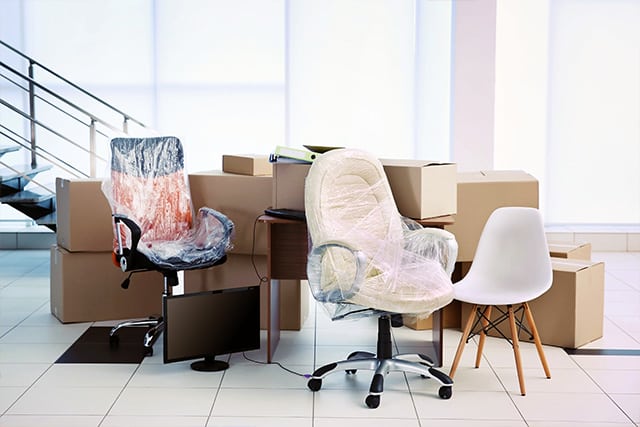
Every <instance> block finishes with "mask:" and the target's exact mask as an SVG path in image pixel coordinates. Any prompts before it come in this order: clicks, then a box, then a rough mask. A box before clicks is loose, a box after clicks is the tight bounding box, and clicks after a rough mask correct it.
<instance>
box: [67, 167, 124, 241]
mask: <svg viewBox="0 0 640 427" xmlns="http://www.w3.org/2000/svg"><path fill="white" fill-rule="evenodd" d="M101 185H102V181H101V180H99V179H74V180H71V179H64V178H56V215H57V225H56V228H57V230H56V241H57V244H58V246H61V247H63V248H65V249H66V250H68V251H70V252H106V251H111V250H113V225H112V221H111V207H110V206H109V202H108V201H107V198H106V197H105V195H104V193H103V192H102V189H101Z"/></svg>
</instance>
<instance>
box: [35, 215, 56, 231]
mask: <svg viewBox="0 0 640 427" xmlns="http://www.w3.org/2000/svg"><path fill="white" fill-rule="evenodd" d="M57 221H58V215H56V211H53V212H51V213H50V214H47V215H45V216H41V217H40V218H38V219H36V224H38V225H44V226H46V227H49V229H51V230H53V231H55V230H56V225H57Z"/></svg>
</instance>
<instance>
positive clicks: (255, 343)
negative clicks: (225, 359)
mask: <svg viewBox="0 0 640 427" xmlns="http://www.w3.org/2000/svg"><path fill="white" fill-rule="evenodd" d="M164 316H165V319H164V321H165V329H164V338H163V339H164V362H165V363H170V362H177V361H181V360H189V359H197V358H203V357H205V358H214V357H215V356H216V355H221V354H228V353H235V352H241V351H247V350H255V349H258V348H260V287H259V286H251V287H246V288H236V289H225V290H220V291H207V292H198V293H191V294H184V295H176V296H170V297H166V298H164Z"/></svg>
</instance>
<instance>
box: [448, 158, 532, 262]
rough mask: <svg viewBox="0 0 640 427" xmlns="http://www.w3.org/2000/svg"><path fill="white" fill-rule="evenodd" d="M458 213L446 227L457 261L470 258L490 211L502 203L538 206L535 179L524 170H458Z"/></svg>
mask: <svg viewBox="0 0 640 427" xmlns="http://www.w3.org/2000/svg"><path fill="white" fill-rule="evenodd" d="M457 180H458V187H457V188H458V202H457V214H456V217H455V223H454V224H453V225H447V226H445V229H446V230H448V231H450V232H451V233H453V234H454V235H455V236H456V240H457V241H458V261H461V262H470V261H473V256H474V255H475V253H476V247H477V246H478V240H479V239H480V234H481V233H482V229H483V228H484V225H485V223H486V222H487V219H488V218H489V215H491V213H492V212H493V211H494V210H496V209H497V208H499V207H503V206H525V207H532V208H537V207H538V180H537V179H536V178H534V177H533V176H531V175H529V174H528V173H526V172H523V171H517V170H515V171H508V170H500V171H478V172H459V173H458V175H457Z"/></svg>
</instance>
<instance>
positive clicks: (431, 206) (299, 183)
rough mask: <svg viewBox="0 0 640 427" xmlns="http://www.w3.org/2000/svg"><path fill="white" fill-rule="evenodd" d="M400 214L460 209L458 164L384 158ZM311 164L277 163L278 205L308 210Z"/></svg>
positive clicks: (426, 215)
mask: <svg viewBox="0 0 640 427" xmlns="http://www.w3.org/2000/svg"><path fill="white" fill-rule="evenodd" d="M381 163H382V165H383V168H384V172H385V174H386V176H387V179H388V180H389V186H390V187H391V191H392V193H393V197H394V200H395V202H396V205H397V207H398V211H399V212H400V214H402V215H404V216H406V217H408V218H414V219H423V218H434V217H439V216H445V215H453V214H455V213H456V208H457V200H458V198H457V188H458V187H457V183H456V164H455V163H441V162H436V161H429V160H407V159H381ZM310 167H311V164H310V163H304V162H300V161H293V160H291V161H287V160H286V159H281V160H279V161H278V162H276V163H274V165H273V181H274V182H273V200H272V204H273V207H274V208H288V209H297V210H304V185H305V178H306V176H307V173H308V172H309V168H310Z"/></svg>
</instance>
